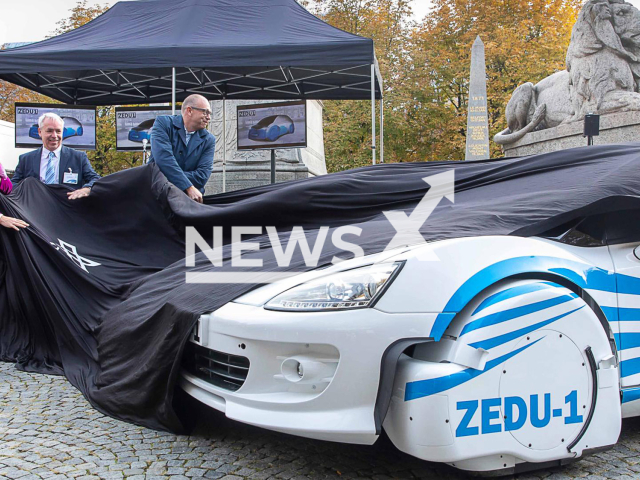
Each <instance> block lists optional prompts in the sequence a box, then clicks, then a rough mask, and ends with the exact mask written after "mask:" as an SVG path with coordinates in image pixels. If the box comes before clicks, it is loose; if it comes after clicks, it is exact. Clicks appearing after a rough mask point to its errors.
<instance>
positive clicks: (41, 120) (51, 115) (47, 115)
mask: <svg viewBox="0 0 640 480" xmlns="http://www.w3.org/2000/svg"><path fill="white" fill-rule="evenodd" d="M47 118H51V119H52V120H55V121H56V122H60V123H62V128H63V129H64V120H63V119H62V117H60V116H59V115H56V114H55V113H53V112H47V113H43V114H42V115H40V118H39V119H38V127H39V128H42V126H43V125H44V121H45V120H46V119H47Z"/></svg>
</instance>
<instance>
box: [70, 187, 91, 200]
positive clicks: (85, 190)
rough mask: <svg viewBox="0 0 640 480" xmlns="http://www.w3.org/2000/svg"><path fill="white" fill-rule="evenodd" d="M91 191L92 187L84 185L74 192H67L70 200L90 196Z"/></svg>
mask: <svg viewBox="0 0 640 480" xmlns="http://www.w3.org/2000/svg"><path fill="white" fill-rule="evenodd" d="M90 193H91V189H90V188H89V187H84V188H79V189H78V190H74V191H73V192H67V197H69V200H75V199H76V198H83V197H88V196H89V194H90Z"/></svg>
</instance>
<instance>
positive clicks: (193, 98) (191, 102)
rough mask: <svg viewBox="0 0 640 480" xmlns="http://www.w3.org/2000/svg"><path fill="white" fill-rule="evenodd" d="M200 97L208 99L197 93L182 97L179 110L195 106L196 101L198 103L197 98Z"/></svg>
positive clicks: (183, 110) (182, 110)
mask: <svg viewBox="0 0 640 480" xmlns="http://www.w3.org/2000/svg"><path fill="white" fill-rule="evenodd" d="M200 98H204V100H206V101H207V102H208V100H207V99H206V98H205V97H203V96H202V95H198V94H197V93H194V94H193V95H189V96H188V97H187V98H185V99H184V101H183V102H182V107H180V111H181V112H182V113H184V112H185V111H186V110H187V107H195V106H196V103H198V99H200Z"/></svg>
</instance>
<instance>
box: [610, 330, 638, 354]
mask: <svg viewBox="0 0 640 480" xmlns="http://www.w3.org/2000/svg"><path fill="white" fill-rule="evenodd" d="M613 336H614V338H615V340H616V345H617V346H618V350H626V349H628V348H637V347H640V333H636V332H631V333H614V334H613Z"/></svg>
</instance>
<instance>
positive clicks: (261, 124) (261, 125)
mask: <svg viewBox="0 0 640 480" xmlns="http://www.w3.org/2000/svg"><path fill="white" fill-rule="evenodd" d="M276 117H277V115H271V116H269V117H264V118H263V119H262V120H260V121H259V122H258V123H256V124H255V125H254V126H253V128H264V127H266V126H267V125H270V124H272V123H273V121H274V120H275V119H276Z"/></svg>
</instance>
